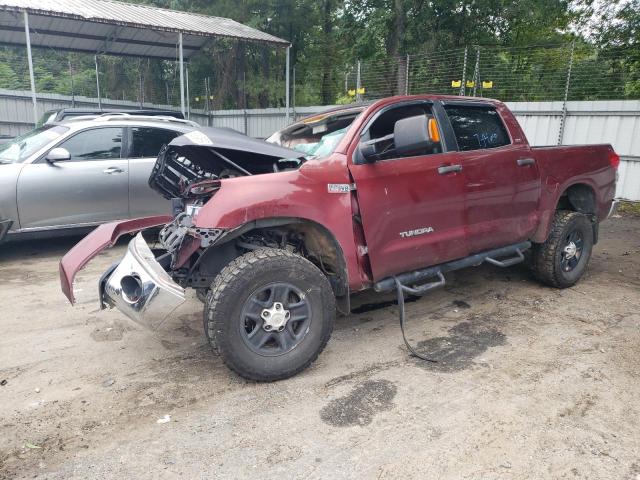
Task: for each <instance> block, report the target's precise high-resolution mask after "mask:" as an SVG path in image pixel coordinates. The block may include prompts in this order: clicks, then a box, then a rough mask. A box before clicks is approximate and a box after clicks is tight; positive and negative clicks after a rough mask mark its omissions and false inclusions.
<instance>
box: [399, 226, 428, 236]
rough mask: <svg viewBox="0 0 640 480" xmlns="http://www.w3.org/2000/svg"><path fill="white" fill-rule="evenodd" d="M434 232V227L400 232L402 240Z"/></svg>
mask: <svg viewBox="0 0 640 480" xmlns="http://www.w3.org/2000/svg"><path fill="white" fill-rule="evenodd" d="M431 232H433V227H422V228H416V229H415V230H407V231H406V232H400V236H401V237H402V238H409V237H415V236H416V235H424V234H425V233H431Z"/></svg>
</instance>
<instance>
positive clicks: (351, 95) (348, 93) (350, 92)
mask: <svg viewBox="0 0 640 480" xmlns="http://www.w3.org/2000/svg"><path fill="white" fill-rule="evenodd" d="M347 95H349V96H350V97H355V96H356V91H355V90H347Z"/></svg>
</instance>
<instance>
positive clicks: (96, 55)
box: [93, 54, 102, 110]
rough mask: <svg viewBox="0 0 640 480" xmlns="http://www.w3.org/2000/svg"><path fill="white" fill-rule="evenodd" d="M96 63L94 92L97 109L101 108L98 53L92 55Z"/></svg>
mask: <svg viewBox="0 0 640 480" xmlns="http://www.w3.org/2000/svg"><path fill="white" fill-rule="evenodd" d="M93 60H94V62H95V64H96V92H97V93H98V110H102V98H101V97H100V72H99V71H98V54H95V55H94V56H93Z"/></svg>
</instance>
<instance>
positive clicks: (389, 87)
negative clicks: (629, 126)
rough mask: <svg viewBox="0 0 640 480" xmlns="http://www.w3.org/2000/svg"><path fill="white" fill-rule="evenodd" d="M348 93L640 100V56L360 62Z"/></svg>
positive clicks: (559, 48) (485, 52)
mask: <svg viewBox="0 0 640 480" xmlns="http://www.w3.org/2000/svg"><path fill="white" fill-rule="evenodd" d="M345 86H346V88H345V90H346V94H347V99H350V98H353V99H355V98H364V99H366V98H380V97H386V96H391V95H402V94H418V93H427V92H428V93H438V94H450V95H472V96H480V97H491V98H497V99H499V100H502V101H548V100H564V99H567V100H610V99H639V98H640V49H638V48H633V47H617V48H611V49H607V50H602V49H596V48H593V47H591V46H588V45H584V44H575V43H572V44H568V45H550V46H549V45H547V46H527V47H514V48H510V47H486V46H468V47H464V48H460V49H456V50H448V51H442V52H430V53H424V54H419V55H407V56H405V57H401V58H383V59H380V60H375V61H369V62H357V64H356V65H355V66H354V67H353V68H351V69H350V70H349V74H347V75H345Z"/></svg>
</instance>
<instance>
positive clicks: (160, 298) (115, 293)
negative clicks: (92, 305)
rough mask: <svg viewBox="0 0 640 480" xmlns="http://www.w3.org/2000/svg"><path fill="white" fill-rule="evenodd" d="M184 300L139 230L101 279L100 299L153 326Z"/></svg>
mask: <svg viewBox="0 0 640 480" xmlns="http://www.w3.org/2000/svg"><path fill="white" fill-rule="evenodd" d="M184 301H185V292H184V289H183V288H182V287H181V286H180V285H178V284H177V283H175V282H174V281H173V280H172V279H171V277H170V276H169V274H168V273H167V272H166V271H165V270H164V268H162V266H161V265H160V263H159V262H158V261H157V260H156V258H155V257H154V255H153V252H152V251H151V249H150V248H149V246H148V245H147V242H145V240H144V238H143V237H142V234H141V233H138V234H137V235H136V236H135V238H134V239H133V240H131V242H129V247H128V249H127V253H126V255H125V256H124V258H123V259H122V260H121V261H120V263H119V264H118V265H116V266H115V267H113V268H112V269H110V270H109V271H107V272H106V273H105V275H104V276H103V278H102V279H101V281H100V302H101V305H102V307H103V308H104V306H105V305H108V306H110V307H116V308H117V309H118V310H120V311H121V312H122V313H124V314H125V315H127V316H128V317H129V318H131V319H132V320H134V321H135V322H137V323H139V324H141V325H143V326H145V327H147V328H150V329H152V330H156V329H157V328H158V327H160V325H161V324H162V322H164V320H165V319H166V318H167V317H168V316H169V315H170V314H171V313H172V312H173V311H174V310H175V309H176V308H178V307H179V306H180V305H182V303H183V302H184Z"/></svg>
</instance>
